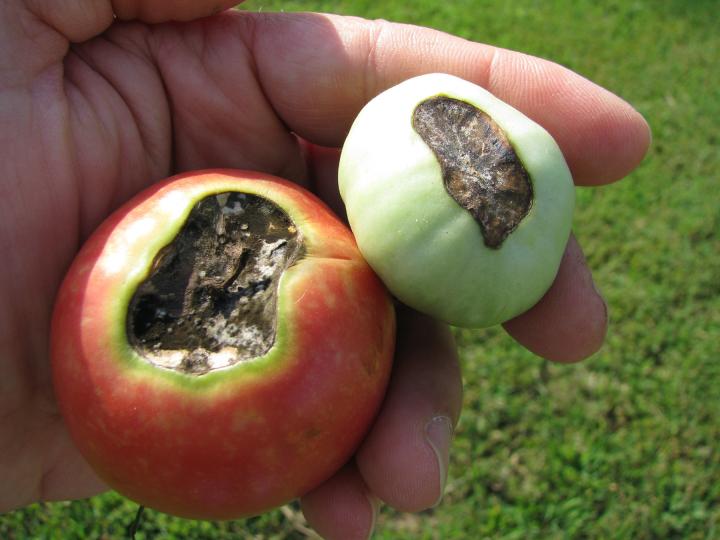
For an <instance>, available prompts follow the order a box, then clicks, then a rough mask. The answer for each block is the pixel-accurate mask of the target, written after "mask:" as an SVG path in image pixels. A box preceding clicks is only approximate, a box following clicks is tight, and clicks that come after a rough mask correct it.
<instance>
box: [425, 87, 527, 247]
mask: <svg viewBox="0 0 720 540" xmlns="http://www.w3.org/2000/svg"><path fill="white" fill-rule="evenodd" d="M412 123H413V129H415V131H416V132H417V133H418V135H420V137H421V138H422V139H423V141H425V143H426V144H427V145H428V146H429V147H430V149H431V150H432V151H433V153H434V154H435V156H436V157H437V159H438V161H439V163H440V168H441V170H442V176H443V182H444V184H445V189H446V190H447V192H448V193H449V194H450V196H452V198H453V199H455V201H456V202H457V203H458V204H459V205H460V206H462V207H463V208H464V209H465V210H467V211H468V212H470V214H471V215H472V216H473V218H474V219H475V221H476V222H477V223H478V225H479V226H480V229H481V232H482V235H483V239H484V242H485V245H486V246H488V247H490V248H493V249H497V248H500V247H501V246H502V243H503V242H504V241H505V239H506V238H507V237H508V236H509V235H510V234H511V233H512V232H513V231H514V230H515V228H516V227H517V226H518V225H519V224H520V222H521V221H522V220H523V218H525V216H527V214H528V212H529V211H530V207H531V206H532V200H533V188H532V182H531V181H530V176H529V175H528V173H527V171H526V170H525V167H524V166H523V164H522V162H521V161H520V158H519V157H518V156H517V154H516V153H515V150H514V149H513V147H512V145H511V144H510V142H509V141H508V139H507V137H506V136H505V133H504V132H503V131H502V129H500V126H498V124H497V123H496V122H495V121H493V119H492V118H490V116H488V115H487V114H486V113H484V112H483V111H481V110H480V109H478V108H477V107H474V106H473V105H471V104H469V103H467V102H465V101H461V100H458V99H454V98H450V97H446V96H435V97H432V98H429V99H426V100H424V101H422V102H421V103H420V104H419V105H418V106H417V107H416V108H415V111H414V113H413V119H412Z"/></svg>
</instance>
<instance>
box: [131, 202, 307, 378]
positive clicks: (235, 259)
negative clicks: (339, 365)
mask: <svg viewBox="0 0 720 540" xmlns="http://www.w3.org/2000/svg"><path fill="white" fill-rule="evenodd" d="M303 252H304V249H303V241H302V237H301V235H300V233H299V232H298V230H297V228H296V227H295V225H294V223H293V222H292V221H291V219H290V217H289V216H288V215H287V214H286V213H285V212H284V211H283V210H282V209H280V208H279V207H278V206H277V205H275V204H274V203H272V202H270V201H268V200H267V199H264V198H262V197H258V196H256V195H250V194H244V193H237V192H228V193H220V194H217V195H211V196H208V197H206V198H204V199H202V200H201V201H200V202H198V203H197V204H196V205H195V206H194V207H193V209H192V210H191V212H190V214H189V216H188V218H187V220H186V222H185V224H184V225H183V227H182V229H181V230H180V232H179V233H178V235H177V236H176V237H175V238H174V239H173V241H172V242H171V243H170V244H168V245H167V246H165V247H164V248H163V249H162V250H161V251H160V252H159V253H158V254H157V256H156V257H155V259H154V261H153V264H152V267H151V269H150V272H149V275H148V276H147V278H146V279H145V280H144V281H143V282H142V283H141V284H140V285H139V286H138V288H137V290H136V291H135V294H134V295H133V297H132V300H131V301H130V308H129V310H128V318H127V334H128V338H129V341H130V343H131V345H132V346H133V347H134V348H135V349H136V350H137V351H138V352H139V353H140V354H141V355H142V356H143V357H144V358H145V359H146V360H147V361H148V362H150V363H152V364H154V365H157V366H161V367H164V368H168V369H173V370H176V371H180V372H182V373H188V374H195V375H202V374H204V373H207V372H208V371H211V370H214V369H221V368H224V367H228V366H232V365H234V364H236V363H238V362H242V361H244V360H249V359H252V358H256V357H258V356H262V355H263V354H265V353H266V352H267V351H268V350H269V349H270V347H272V345H273V343H274V342H275V334H276V330H277V296H278V283H279V280H280V277H281V276H282V274H283V272H284V271H285V270H286V269H287V268H288V267H289V266H291V265H292V264H293V263H294V262H295V261H296V260H298V258H300V257H301V256H302V254H303Z"/></svg>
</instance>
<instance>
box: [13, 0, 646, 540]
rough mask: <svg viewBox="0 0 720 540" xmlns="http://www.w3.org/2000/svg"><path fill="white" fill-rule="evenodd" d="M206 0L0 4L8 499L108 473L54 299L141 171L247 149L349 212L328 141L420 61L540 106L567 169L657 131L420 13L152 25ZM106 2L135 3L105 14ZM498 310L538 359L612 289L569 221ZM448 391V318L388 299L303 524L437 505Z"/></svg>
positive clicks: (323, 529)
mask: <svg viewBox="0 0 720 540" xmlns="http://www.w3.org/2000/svg"><path fill="white" fill-rule="evenodd" d="M224 3H225V4H226V5H228V4H232V3H234V2H224ZM217 4H218V2H217V1H212V2H210V1H202V2H201V1H196V2H184V1H182V0H174V1H173V0H153V1H150V0H146V1H144V2H137V1H132V0H125V1H123V0H116V1H114V2H112V4H111V2H109V1H106V0H103V1H99V2H98V1H91V0H79V1H77V2H73V3H70V4H68V3H58V2H52V1H51V0H25V1H23V0H10V1H9V2H6V3H5V4H4V6H3V8H2V9H0V50H2V51H3V59H2V60H1V61H0V118H1V121H0V140H1V141H2V142H1V144H0V169H1V170H2V176H1V177H0V178H1V179H0V188H1V189H2V196H1V197H0V246H2V247H3V248H4V251H5V252H6V253H10V256H9V257H6V260H5V262H4V264H3V266H2V267H1V268H0V287H1V288H2V294H3V298H4V300H5V301H4V303H3V306H2V308H0V347H2V356H0V416H2V419H3V422H2V425H1V427H0V486H2V488H0V511H3V510H8V509H12V508H17V507H20V506H22V505H25V504H28V503H30V502H33V501H36V500H57V499H69V498H77V497H84V496H89V495H92V494H95V493H98V492H100V491H102V490H103V489H105V488H104V486H103V485H102V484H101V482H100V481H99V480H98V479H97V478H96V477H95V475H94V474H93V473H92V471H91V470H90V469H89V467H88V466H87V464H86V463H85V462H84V461H83V460H82V458H81V457H80V456H79V454H78V453H77V451H76V450H75V447H74V446H73V444H72V442H71V441H70V439H69V437H68V434H67V432H66V430H65V428H64V426H63V423H62V419H61V417H60V416H59V413H58V411H57V407H56V404H55V402H54V397H53V392H52V384H51V379H50V370H49V363H48V357H47V339H48V329H49V319H50V312H51V309H52V304H53V300H54V295H55V292H56V289H57V287H58V285H59V283H60V280H61V279H62V276H63V274H64V272H65V270H66V269H67V267H68V265H69V263H70V261H71V259H72V258H73V256H74V254H75V253H76V252H77V250H78V248H79V246H80V244H81V243H82V241H83V239H85V238H86V237H87V236H88V235H89V234H90V232H91V231H92V230H93V229H94V228H95V227H96V226H97V225H98V224H99V222H100V221H102V219H104V218H105V217H106V216H107V215H108V214H109V213H110V212H111V211H112V210H113V209H114V208H116V207H117V206H119V205H120V204H121V203H122V202H123V201H125V200H127V199H128V198H129V197H130V196H131V195H132V194H134V193H136V192H137V191H139V190H140V189H142V188H143V187H145V186H146V185H148V184H150V183H152V182H154V181H156V180H159V179H161V178H164V177H167V176H170V175H172V174H175V173H178V172H182V171H187V170H192V169H202V168H210V167H231V168H242V169H252V170H259V171H264V172H269V173H272V174H276V175H278V176H282V177H286V178H289V179H291V180H294V181H297V182H298V183H301V184H303V185H305V186H307V187H309V188H311V189H314V190H315V191H316V192H317V193H318V194H320V195H321V196H322V197H323V198H324V199H325V200H326V201H327V202H328V203H329V204H330V205H331V206H332V207H333V208H335V209H336V210H337V211H338V212H339V213H342V206H341V203H340V200H339V196H338V194H337V177H336V171H337V161H338V150H337V148H338V147H340V146H341V145H342V142H343V139H344V136H345V134H346V133H347V130H348V129H349V127H350V124H351V122H352V120H353V118H354V117H355V115H356V114H357V113H358V112H359V110H360V109H361V107H362V106H363V105H364V104H365V103H366V102H367V101H368V100H369V99H370V98H372V97H373V96H375V95H376V94H378V93H379V92H380V91H382V90H384V89H386V88H388V87H389V86H392V85H393V84H395V83H398V82H400V81H402V80H404V79H406V78H409V77H411V76H414V75H417V74H420V73H426V72H432V71H444V72H449V73H452V74H455V75H458V76H460V77H463V78H465V79H468V80H471V81H474V82H476V83H478V84H480V85H482V86H484V87H486V88H488V89H489V90H490V91H491V92H493V93H494V94H496V95H497V96H498V97H500V98H501V99H503V100H505V101H507V102H509V103H510V104H512V105H514V106H515V107H516V108H518V109H520V110H522V111H523V112H525V113H526V114H527V115H528V116H530V117H531V118H533V119H534V120H535V121H537V122H538V123H540V124H541V125H543V126H544V127H545V128H546V129H548V131H550V133H551V134H552V135H553V136H554V137H555V139H556V140H557V142H558V144H559V145H560V147H561V148H562V150H563V152H564V154H565V156H566V159H567V161H568V164H569V165H570V168H571V170H572V172H573V176H574V178H575V181H576V183H577V184H580V185H598V184H603V183H608V182H611V181H613V180H616V179H619V178H621V177H622V176H624V175H625V174H627V173H628V172H629V171H630V170H632V168H633V167H634V166H635V165H636V164H637V163H638V162H639V161H640V159H641V158H642V156H643V155H644V152H645V150H646V148H647V145H648V142H649V134H648V128H647V125H646V124H645V122H644V121H643V120H642V118H641V117H640V116H639V115H638V114H637V113H636V112H635V111H633V110H632V109H631V108H630V107H629V106H628V105H627V104H625V103H624V102H622V101H621V100H619V99H618V98H616V97H614V96H612V95H611V94H609V93H607V92H606V91H604V90H602V89H600V88H599V87H597V86H595V85H593V84H592V83H590V82H588V81H586V80H585V79H582V78H581V77H579V76H578V75H576V74H573V73H571V72H569V71H567V70H565V69H563V68H561V67H559V66H557V65H554V64H552V63H549V62H545V61H542V60H539V59H535V58H530V57H527V56H524V55H520V54H518V53H512V52H508V51H504V50H499V49H495V48H493V47H490V46H486V45H480V44H475V43H471V42H467V41H464V40H461V39H458V38H454V37H452V36H448V35H445V34H442V33H439V32H435V31H432V30H428V29H422V28H417V27H410V26H401V25H392V24H390V23H384V22H368V21H364V20H361V19H355V18H342V17H332V16H323V15H312V14H302V15H301V14H297V15H295V14H256V13H240V12H228V13H222V14H220V15H217V16H214V17H212V18H208V19H202V20H197V21H195V22H189V23H168V24H160V25H156V26H149V25H147V24H145V23H155V22H161V21H164V20H170V19H178V20H191V19H195V18H196V17H198V16H199V15H204V14H210V13H211V11H214V9H215V7H216V6H217ZM113 11H114V12H115V13H116V14H117V15H118V16H119V18H120V19H135V20H139V21H144V22H130V23H124V22H114V21H113V17H112V13H113ZM69 42H75V43H80V44H77V45H72V46H70V48H69V49H68V43H69ZM505 327H506V329H507V330H508V331H509V332H510V333H511V334H512V335H513V336H514V337H515V338H516V339H517V340H518V341H519V342H520V343H522V344H523V345H525V346H526V347H528V348H529V349H531V350H533V351H534V352H536V353H538V354H540V355H541V356H544V357H546V358H550V359H552V360H558V361H573V360H579V359H581V358H583V357H585V356H587V355H588V354H591V353H592V352H593V351H595V350H596V349H597V348H598V347H599V345H600V343H601V342H602V339H603V336H604V334H605V329H606V310H605V304H604V302H603V301H602V299H601V298H600V297H599V295H598V294H597V292H596V291H595V289H594V287H593V285H592V279H591V277H590V272H589V270H588V269H587V267H586V265H585V263H584V262H583V258H582V254H581V251H580V248H579V247H578V245H577V243H576V242H575V241H574V240H572V239H571V241H570V243H569V245H568V249H567V252H566V255H565V258H564V259H563V264H562V266H561V269H560V273H559V275H558V278H557V280H556V282H555V284H554V285H553V288H552V289H551V290H550V291H549V292H548V294H547V295H546V296H545V297H544V298H543V300H542V301H541V302H540V303H539V304H538V305H537V306H536V307H534V308H533V309H532V310H530V311H529V312H528V313H526V314H524V315H522V316H520V317H518V318H517V319H515V320H513V321H510V322H509V323H507V324H506V325H505ZM460 402H461V386H460V371H459V367H458V362H457V357H456V354H455V352H454V347H453V344H452V339H451V337H450V335H449V332H448V330H447V329H446V328H445V327H444V326H442V325H439V324H437V323H435V322H433V321H431V320H429V319H428V318H426V317H422V316H419V315H417V314H414V313H411V312H410V311H408V310H404V309H400V319H399V335H398V351H397V358H396V363H395V368H394V372H393V378H392V381H391V385H390V388H389V390H388V395H387V399H386V401H385V403H384V405H383V410H382V412H381V414H380V415H379V417H378V420H377V422H376V424H375V426H374V428H373V429H372V431H371V432H370V434H369V435H368V437H367V439H366V441H365V442H364V444H363V445H362V447H361V448H360V449H359V451H358V454H357V456H356V459H355V460H354V462H353V463H352V464H349V465H348V466H347V467H345V468H344V469H343V470H342V471H340V472H339V473H338V474H337V475H336V476H335V477H333V478H332V479H331V480H329V481H328V482H326V483H325V484H324V485H322V486H320V487H319V488H318V489H316V490H315V491H314V492H312V493H310V494H308V495H307V496H305V497H304V498H303V510H304V512H305V514H306V516H307V518H308V520H309V522H310V523H311V525H313V526H314V527H315V528H316V529H317V530H318V531H319V532H320V533H322V534H323V535H325V536H327V537H329V538H335V537H338V538H354V537H356V536H357V537H365V536H366V535H367V532H368V530H369V528H370V527H371V523H372V519H373V515H374V504H375V503H374V502H371V501H375V500H378V499H379V500H382V501H384V502H385V503H387V504H389V505H391V506H393V507H395V508H398V509H400V510H406V511H416V510H421V509H424V508H427V507H429V506H432V505H433V504H435V503H436V502H437V501H438V500H439V498H440V495H441V492H442V484H443V481H444V478H445V475H446V471H447V463H448V452H449V444H450V438H451V431H452V426H454V424H455V422H456V421H457V418H458V415H459V410H460ZM428 433H429V434H431V435H432V436H431V438H430V440H432V441H433V443H432V444H428V439H427V438H426V434H428Z"/></svg>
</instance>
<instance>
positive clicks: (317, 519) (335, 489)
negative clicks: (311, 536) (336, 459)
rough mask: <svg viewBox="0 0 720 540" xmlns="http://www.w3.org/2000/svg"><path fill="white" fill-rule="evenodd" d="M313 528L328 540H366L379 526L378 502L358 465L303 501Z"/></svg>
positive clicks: (305, 497) (309, 494)
mask: <svg viewBox="0 0 720 540" xmlns="http://www.w3.org/2000/svg"><path fill="white" fill-rule="evenodd" d="M301 505H302V511H303V514H304V515H305V518H306V519H307V521H308V523H309V524H310V526H311V527H312V528H313V529H315V530H316V531H317V532H318V533H319V534H320V535H321V536H322V537H323V538H325V539H327V540H334V539H338V540H356V539H358V540H359V539H363V540H364V539H366V538H369V537H370V534H371V533H372V531H373V528H374V527H375V519H376V517H377V511H378V501H377V499H376V498H375V497H373V496H372V495H371V494H370V493H369V492H368V489H367V486H366V485H365V482H364V481H363V479H362V477H361V476H360V473H359V472H358V470H357V468H356V467H355V465H354V464H349V465H347V466H345V467H344V468H343V469H341V470H340V471H339V472H337V473H336V474H335V476H333V477H332V478H331V479H330V480H328V481H327V482H325V483H323V484H322V485H321V486H320V487H318V488H316V489H314V490H313V491H312V492H310V493H308V494H307V495H305V496H304V497H303V498H302V499H301Z"/></svg>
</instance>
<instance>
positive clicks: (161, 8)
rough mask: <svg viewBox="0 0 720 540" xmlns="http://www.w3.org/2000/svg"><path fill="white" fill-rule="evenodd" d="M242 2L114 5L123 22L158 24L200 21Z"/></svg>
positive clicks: (148, 0)
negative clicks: (135, 21) (137, 21)
mask: <svg viewBox="0 0 720 540" xmlns="http://www.w3.org/2000/svg"><path fill="white" fill-rule="evenodd" d="M240 2H242V0H201V1H199V0H113V2H112V5H113V9H114V11H115V14H116V15H117V17H118V18H119V19H121V20H140V21H143V22H147V23H158V22H165V21H191V20H194V19H199V18H200V17H206V16H208V15H212V14H214V13H218V12H220V11H223V10H225V9H229V8H231V7H233V6H234V5H235V4H239V3H240Z"/></svg>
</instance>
